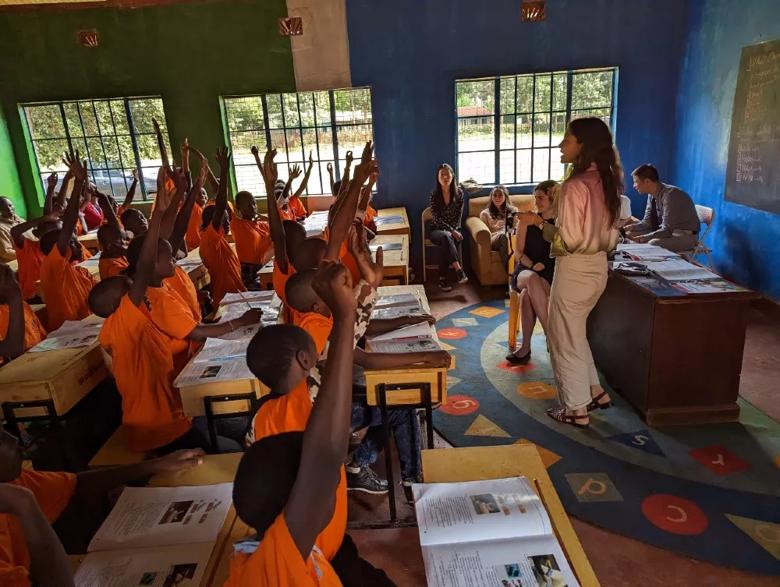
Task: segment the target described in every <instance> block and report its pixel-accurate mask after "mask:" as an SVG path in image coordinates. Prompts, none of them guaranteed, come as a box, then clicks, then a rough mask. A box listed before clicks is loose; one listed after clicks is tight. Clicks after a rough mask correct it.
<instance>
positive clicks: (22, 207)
mask: <svg viewBox="0 0 780 587" xmlns="http://www.w3.org/2000/svg"><path fill="white" fill-rule="evenodd" d="M0 196H6V197H8V198H11V200H12V201H13V203H14V205H15V206H16V213H17V214H19V215H20V216H23V215H25V212H26V210H27V205H26V203H25V201H24V195H23V193H22V186H21V185H20V184H19V174H18V173H17V171H16V162H15V161H14V153H13V146H12V145H11V139H10V137H9V136H8V126H7V125H6V122H5V116H3V113H2V112H0Z"/></svg>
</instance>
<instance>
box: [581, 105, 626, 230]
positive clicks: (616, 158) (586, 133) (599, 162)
mask: <svg viewBox="0 0 780 587" xmlns="http://www.w3.org/2000/svg"><path fill="white" fill-rule="evenodd" d="M568 131H569V132H570V133H571V134H573V135H574V136H575V137H576V138H577V141H578V142H579V143H581V144H582V150H581V151H580V154H579V156H578V157H577V160H576V161H575V162H574V166H573V168H572V171H571V175H572V176H574V175H577V174H579V173H583V172H584V171H585V170H587V169H588V167H590V165H591V163H595V164H596V167H597V168H598V170H599V176H601V185H602V187H603V188H604V203H605V204H606V206H607V210H608V211H609V216H610V225H611V224H612V223H614V222H615V219H616V218H617V217H618V214H619V213H620V194H621V193H622V192H623V167H622V166H621V165H620V155H619V154H618V151H617V148H616V147H615V144H614V143H613V141H612V133H611V132H610V130H609V127H608V126H607V125H606V124H605V123H604V121H603V120H601V119H600V118H596V117H594V116H588V117H585V118H575V119H574V120H572V121H571V122H569V128H568Z"/></svg>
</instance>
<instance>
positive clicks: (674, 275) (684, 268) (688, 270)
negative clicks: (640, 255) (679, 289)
mask: <svg viewBox="0 0 780 587" xmlns="http://www.w3.org/2000/svg"><path fill="white" fill-rule="evenodd" d="M646 266H647V268H648V269H649V270H650V271H652V272H653V273H655V274H656V275H657V276H658V277H661V278H663V279H666V280H667V281H690V280H693V279H717V278H718V276H717V275H716V274H715V273H713V272H712V271H708V270H707V269H704V268H703V267H699V266H698V265H693V264H691V263H688V261H684V260H683V259H682V258H680V259H670V260H667V261H651V262H647V263H646Z"/></svg>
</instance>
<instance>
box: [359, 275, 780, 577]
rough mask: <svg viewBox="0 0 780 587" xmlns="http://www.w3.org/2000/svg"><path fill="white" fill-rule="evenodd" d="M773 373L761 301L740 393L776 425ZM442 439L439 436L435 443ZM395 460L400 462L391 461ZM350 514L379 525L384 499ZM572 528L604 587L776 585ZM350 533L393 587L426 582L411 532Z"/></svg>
mask: <svg viewBox="0 0 780 587" xmlns="http://www.w3.org/2000/svg"><path fill="white" fill-rule="evenodd" d="M428 296H429V300H430V302H431V308H432V310H433V312H434V314H435V315H436V317H437V318H438V317H441V316H445V315H447V314H449V313H451V312H453V311H455V310H458V309H460V308H462V307H464V306H467V305H471V304H474V303H477V302H478V301H480V300H487V299H496V298H499V297H501V296H502V288H483V287H480V286H477V285H472V284H469V285H466V286H461V287H459V288H457V289H455V290H453V291H451V292H448V293H443V292H440V291H439V290H438V289H436V288H435V286H434V287H433V288H429V290H428ZM778 376H780V309H778V307H777V306H774V305H772V304H767V303H764V304H758V305H756V307H755V308H754V309H753V310H752V311H751V315H750V322H749V324H748V330H747V338H746V341H745V354H744V359H743V363H742V379H741V387H740V394H741V395H742V396H743V397H744V398H745V399H746V400H748V401H750V402H751V403H753V404H754V405H755V406H756V407H758V408H759V409H761V410H762V411H764V412H766V413H767V414H769V415H770V416H772V417H773V418H775V419H776V420H777V419H780V402H777V390H778V385H777V378H778ZM773 396H774V397H773ZM773 399H774V401H773ZM442 442H445V441H442V440H441V439H439V441H438V442H437V445H439V443H442ZM393 460H394V462H397V460H396V459H393ZM383 469H384V467H382V466H381V464H379V466H377V470H378V472H380V473H382V474H383V473H384V470H383ZM396 475H398V473H397V472H396ZM396 479H398V477H396ZM396 503H397V505H398V509H399V518H400V519H405V520H406V521H407V522H409V523H412V522H413V520H414V510H413V508H412V507H410V506H408V505H407V504H406V503H405V502H404V499H403V496H402V495H401V496H397V497H396ZM349 511H350V522H351V523H358V524H366V523H374V522H381V521H382V519H383V518H384V519H386V516H387V511H388V509H387V500H386V499H384V498H381V497H363V496H354V495H351V497H350V503H349ZM572 523H573V525H574V529H575V531H576V532H577V535H578V536H579V538H580V541H581V542H582V545H583V547H584V549H585V552H586V553H587V555H588V558H589V559H590V562H591V564H592V565H593V569H594V570H595V572H596V575H597V576H598V578H599V580H600V581H601V584H602V585H603V586H604V587H613V586H614V587H618V586H624V585H625V586H632V587H634V586H638V585H641V586H643V587H655V586H661V585H663V586H665V587H670V586H678V585H679V586H681V587H682V586H686V587H688V586H690V585H696V586H697V587H698V586H706V587H709V586H713V587H714V586H718V587H720V586H725V585H728V586H729V587H742V586H745V587H747V586H751V587H753V586H757V587H762V586H767V587H769V586H774V587H776V586H777V585H780V578H778V577H768V576H758V575H754V574H750V573H745V572H742V571H737V570H734V569H729V568H727V567H721V566H717V565H713V564H710V563H705V562H701V561H697V560H694V559H690V558H687V557H684V556H680V555H678V554H675V553H673V552H670V551H667V550H663V549H660V548H657V547H654V546H650V545H647V544H644V543H642V542H639V541H637V540H633V539H631V538H628V537H626V536H622V535H620V534H615V533H613V532H609V531H607V530H603V529H601V528H599V527H597V526H594V525H592V524H587V523H585V522H581V521H579V520H577V519H574V518H572ZM349 532H350V534H351V535H352V536H353V538H354V539H355V542H356V543H357V545H358V548H359V550H360V553H361V555H362V556H364V557H365V558H366V559H368V560H369V561H371V562H372V563H373V564H374V565H376V566H378V567H381V568H383V569H384V570H385V571H386V572H387V573H388V575H389V576H390V577H391V578H392V579H393V580H394V581H395V582H396V583H397V584H398V585H401V586H404V587H412V586H416V585H425V568H424V566H423V561H422V555H421V552H420V543H419V538H418V534H417V528H416V527H414V526H411V527H405V528H389V529H379V530H375V529H369V530H350V531H349Z"/></svg>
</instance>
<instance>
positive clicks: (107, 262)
mask: <svg viewBox="0 0 780 587" xmlns="http://www.w3.org/2000/svg"><path fill="white" fill-rule="evenodd" d="M125 269H127V258H126V257H113V258H109V257H104V256H103V255H100V261H98V270H99V271H100V279H108V278H109V277H116V276H117V275H121V274H122V271H124V270H125Z"/></svg>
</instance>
